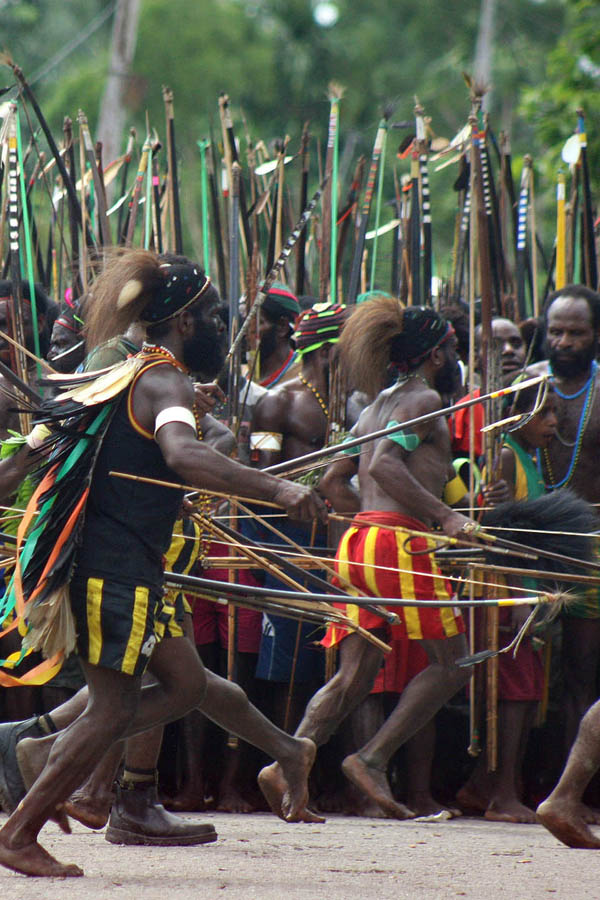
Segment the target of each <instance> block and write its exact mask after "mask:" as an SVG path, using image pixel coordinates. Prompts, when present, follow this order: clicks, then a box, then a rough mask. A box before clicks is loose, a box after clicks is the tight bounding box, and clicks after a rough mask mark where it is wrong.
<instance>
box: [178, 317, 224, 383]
mask: <svg viewBox="0 0 600 900" xmlns="http://www.w3.org/2000/svg"><path fill="white" fill-rule="evenodd" d="M183 361H184V363H185V365H186V366H187V367H188V369H191V370H192V372H202V375H204V376H205V377H206V378H216V376H217V375H218V374H219V372H220V371H221V369H222V368H223V363H224V362H225V350H224V334H219V332H218V331H217V329H216V328H201V327H199V326H196V334H194V335H193V337H191V338H188V339H187V340H186V341H184V342H183Z"/></svg>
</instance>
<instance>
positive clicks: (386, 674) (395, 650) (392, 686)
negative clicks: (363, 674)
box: [371, 637, 429, 694]
mask: <svg viewBox="0 0 600 900" xmlns="http://www.w3.org/2000/svg"><path fill="white" fill-rule="evenodd" d="M390 643H391V646H392V652H391V653H386V656H385V659H384V662H383V665H382V667H381V669H380V670H379V674H378V675H377V678H376V679H375V684H374V685H373V688H372V690H371V693H372V694H384V693H385V694H388V693H389V694H401V693H402V691H403V690H404V688H405V687H406V685H407V684H408V682H409V681H412V679H413V678H414V677H415V675H418V674H419V672H422V671H423V669H426V668H427V666H428V665H429V659H428V656H427V654H426V653H425V651H424V650H423V647H422V646H421V644H420V643H419V641H410V640H409V639H408V638H407V637H403V638H394V639H392V640H391V641H390Z"/></svg>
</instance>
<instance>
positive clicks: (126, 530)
mask: <svg viewBox="0 0 600 900" xmlns="http://www.w3.org/2000/svg"><path fill="white" fill-rule="evenodd" d="M160 364H166V365H168V362H167V361H162V360H161V361H153V363H151V365H160ZM147 370H148V366H146V367H144V369H142V370H141V372H139V373H138V375H137V377H136V378H135V379H134V381H133V383H132V384H131V385H130V387H129V389H128V390H127V391H125V393H124V396H123V397H121V399H120V401H119V404H118V407H117V409H116V410H115V413H114V415H113V418H112V421H111V423H110V425H109V426H108V430H107V433H106V435H105V437H104V441H103V443H102V447H101V449H100V453H99V454H98V459H97V461H96V465H95V468H94V474H93V476H92V483H91V487H90V494H89V498H88V501H87V505H86V512H85V521H84V525H83V531H82V536H81V545H80V547H79V548H78V550H77V554H76V559H75V563H76V567H77V568H76V572H75V575H76V576H77V577H78V578H79V577H83V578H89V577H92V576H96V577H102V578H106V579H107V580H108V579H109V580H111V581H117V582H122V583H124V584H128V585H143V586H146V587H152V588H159V587H160V585H161V581H162V575H163V556H164V554H165V552H166V551H167V549H168V547H169V544H170V543H171V537H172V533H173V525H174V523H175V520H176V519H177V517H178V515H179V512H180V508H181V501H182V498H183V492H182V491H179V490H175V489H174V488H166V487H160V486H159V485H154V484H145V483H144V482H140V481H129V480H127V479H124V478H116V477H115V476H113V475H109V472H112V471H115V472H128V473H131V474H133V475H142V476H144V477H147V478H155V479H159V480H161V481H171V482H178V481H179V476H178V475H177V474H176V473H175V472H173V470H172V469H169V467H168V466H167V464H166V463H165V460H164V457H163V455H162V453H161V450H160V447H159V446H158V444H157V443H156V441H155V440H154V437H153V435H152V434H150V433H148V432H146V431H144V430H143V429H142V428H141V426H140V425H139V424H138V423H137V422H136V421H135V419H134V418H133V414H132V409H131V398H132V396H133V390H134V388H135V385H136V382H137V379H138V378H139V377H140V375H142V373H143V372H146V371H147Z"/></svg>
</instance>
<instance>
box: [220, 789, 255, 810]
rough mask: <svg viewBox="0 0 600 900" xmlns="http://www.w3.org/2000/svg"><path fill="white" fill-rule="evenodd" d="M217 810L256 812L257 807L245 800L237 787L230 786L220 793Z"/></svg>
mask: <svg viewBox="0 0 600 900" xmlns="http://www.w3.org/2000/svg"><path fill="white" fill-rule="evenodd" d="M217 812H226V813H252V812H256V807H255V806H254V805H253V804H252V803H249V802H248V801H247V800H245V799H244V798H243V797H242V795H241V794H239V793H238V792H237V791H236V790H235V788H232V787H229V788H226V789H225V790H224V791H223V793H221V794H219V802H218V804H217Z"/></svg>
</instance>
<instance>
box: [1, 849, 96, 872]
mask: <svg viewBox="0 0 600 900" xmlns="http://www.w3.org/2000/svg"><path fill="white" fill-rule="evenodd" d="M0 864H1V865H3V866H6V868H7V869H13V871H15V872H21V873H22V874H23V875H40V876H45V877H46V878H75V877H79V876H81V875H83V869H80V868H79V866H76V865H73V864H71V863H61V862H59V861H58V860H57V859H54V857H53V856H50V854H49V853H48V851H47V850H44V848H43V847H42V846H41V845H40V844H38V843H37V841H33V842H32V843H31V844H26V845H25V847H18V848H16V849H14V850H13V849H12V848H10V847H7V846H6V844H4V843H3V842H2V841H0Z"/></svg>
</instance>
